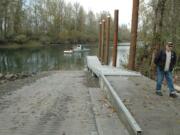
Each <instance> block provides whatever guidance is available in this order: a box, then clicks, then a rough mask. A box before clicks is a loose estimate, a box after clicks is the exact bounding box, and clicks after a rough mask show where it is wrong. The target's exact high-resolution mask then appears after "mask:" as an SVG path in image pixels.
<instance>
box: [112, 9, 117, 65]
mask: <svg viewBox="0 0 180 135" xmlns="http://www.w3.org/2000/svg"><path fill="white" fill-rule="evenodd" d="M118 14H119V10H115V11H114V47H113V63H112V65H113V66H114V67H116V61H117V43H118Z"/></svg>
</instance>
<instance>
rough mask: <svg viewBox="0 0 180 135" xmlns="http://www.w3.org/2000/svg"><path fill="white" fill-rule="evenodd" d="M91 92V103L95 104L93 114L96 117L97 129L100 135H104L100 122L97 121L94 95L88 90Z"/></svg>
mask: <svg viewBox="0 0 180 135" xmlns="http://www.w3.org/2000/svg"><path fill="white" fill-rule="evenodd" d="M88 91H89V94H90V99H91V102H92V104H93V113H94V117H95V122H96V128H97V132H98V135H103V130H102V128H101V126H100V122H99V120H98V119H97V116H96V113H95V106H94V104H95V102H94V99H93V94H92V91H91V90H90V89H88Z"/></svg>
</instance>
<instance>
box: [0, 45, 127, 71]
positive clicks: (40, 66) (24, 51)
mask: <svg viewBox="0 0 180 135" xmlns="http://www.w3.org/2000/svg"><path fill="white" fill-rule="evenodd" d="M128 45H129V44H128V43H121V44H119V46H118V55H117V67H122V65H125V64H127V58H128V53H129V46H128ZM72 46H73V45H51V46H43V47H33V48H20V49H0V72H1V73H19V72H24V73H36V72H41V71H50V70H82V69H84V67H85V58H86V56H87V55H97V52H98V48H97V46H98V45H97V44H91V45H85V47H86V48H89V49H90V51H89V52H79V53H72V54H64V52H63V51H64V50H67V49H70V48H72ZM111 52H112V47H111V49H110V62H109V63H110V65H111V63H112V62H111V56H112V55H111Z"/></svg>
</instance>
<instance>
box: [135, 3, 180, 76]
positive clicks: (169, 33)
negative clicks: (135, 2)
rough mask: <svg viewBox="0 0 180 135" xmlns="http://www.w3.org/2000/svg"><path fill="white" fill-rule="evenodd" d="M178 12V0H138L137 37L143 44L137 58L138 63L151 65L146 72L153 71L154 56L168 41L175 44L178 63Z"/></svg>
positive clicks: (179, 47)
mask: <svg viewBox="0 0 180 135" xmlns="http://www.w3.org/2000/svg"><path fill="white" fill-rule="evenodd" d="M179 12H180V1H179V0H148V1H147V0H140V11H139V20H140V21H139V34H138V39H139V40H141V41H142V42H143V44H144V45H145V46H144V48H143V50H141V53H140V54H138V56H139V57H138V58H137V59H139V60H138V61H139V62H140V63H139V64H142V63H141V62H143V64H145V63H147V64H146V65H147V67H151V68H150V70H152V71H150V70H148V71H147V70H146V74H150V73H154V71H153V70H154V69H155V68H154V64H153V59H154V56H155V54H156V52H157V51H158V50H159V49H161V48H162V47H163V46H164V45H165V44H166V42H168V41H171V42H173V43H174V44H175V49H176V52H177V54H178V61H177V65H180V57H179V56H180V23H179V22H180V14H179ZM143 64H142V65H143Z"/></svg>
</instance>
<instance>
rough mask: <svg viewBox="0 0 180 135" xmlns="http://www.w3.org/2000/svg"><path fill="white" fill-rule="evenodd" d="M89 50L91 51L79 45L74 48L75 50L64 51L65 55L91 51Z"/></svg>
mask: <svg viewBox="0 0 180 135" xmlns="http://www.w3.org/2000/svg"><path fill="white" fill-rule="evenodd" d="M89 50H90V49H89V48H85V47H84V46H82V45H78V46H75V47H73V49H70V50H64V53H73V52H86V51H89Z"/></svg>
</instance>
